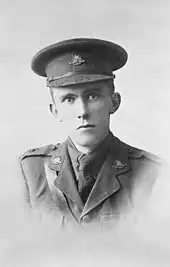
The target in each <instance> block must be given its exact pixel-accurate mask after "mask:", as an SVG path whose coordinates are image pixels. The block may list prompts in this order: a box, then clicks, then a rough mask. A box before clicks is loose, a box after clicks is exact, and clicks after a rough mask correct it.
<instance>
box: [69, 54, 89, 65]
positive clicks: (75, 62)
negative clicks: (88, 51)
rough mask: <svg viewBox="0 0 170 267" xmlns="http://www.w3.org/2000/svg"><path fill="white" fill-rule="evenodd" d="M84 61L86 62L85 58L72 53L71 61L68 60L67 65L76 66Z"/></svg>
mask: <svg viewBox="0 0 170 267" xmlns="http://www.w3.org/2000/svg"><path fill="white" fill-rule="evenodd" d="M85 62H86V60H85V59H84V58H82V57H81V56H80V55H78V54H74V55H73V56H72V59H71V61H69V62H68V64H69V65H74V66H78V65H81V64H83V63H85Z"/></svg>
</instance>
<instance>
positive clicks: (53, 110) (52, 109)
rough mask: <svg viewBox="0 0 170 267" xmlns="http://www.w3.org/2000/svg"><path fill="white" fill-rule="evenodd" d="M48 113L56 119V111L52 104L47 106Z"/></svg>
mask: <svg viewBox="0 0 170 267" xmlns="http://www.w3.org/2000/svg"><path fill="white" fill-rule="evenodd" d="M49 108H50V112H51V113H52V115H53V116H54V117H55V118H56V117H57V109H56V107H55V105H54V104H49Z"/></svg>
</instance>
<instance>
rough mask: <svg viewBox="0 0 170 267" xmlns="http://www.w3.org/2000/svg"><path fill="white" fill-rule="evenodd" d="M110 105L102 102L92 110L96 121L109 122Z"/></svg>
mask: <svg viewBox="0 0 170 267" xmlns="http://www.w3.org/2000/svg"><path fill="white" fill-rule="evenodd" d="M109 110H110V109H109V103H108V101H107V102H102V103H99V104H97V105H96V106H94V107H93V108H92V109H91V114H92V116H93V117H95V119H97V120H98V121H99V120H107V118H108V117H109V113H110V112H109Z"/></svg>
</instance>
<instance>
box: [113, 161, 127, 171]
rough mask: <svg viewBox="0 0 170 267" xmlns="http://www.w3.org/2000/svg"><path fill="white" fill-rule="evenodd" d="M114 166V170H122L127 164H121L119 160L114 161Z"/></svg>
mask: <svg viewBox="0 0 170 267" xmlns="http://www.w3.org/2000/svg"><path fill="white" fill-rule="evenodd" d="M115 163H116V164H115V165H113V167H115V168H116V169H124V168H125V167H126V166H127V164H123V163H122V162H121V161H119V160H115Z"/></svg>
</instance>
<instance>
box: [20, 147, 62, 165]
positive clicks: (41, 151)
mask: <svg viewBox="0 0 170 267" xmlns="http://www.w3.org/2000/svg"><path fill="white" fill-rule="evenodd" d="M59 146H60V143H58V144H56V145H53V144H50V145H45V146H42V147H39V148H32V149H29V150H27V151H26V152H24V153H23V154H21V156H20V157H19V159H20V161H23V160H24V159H26V158H29V157H37V156H40V157H44V156H51V155H53V153H54V151H56V150H57V149H58V148H59Z"/></svg>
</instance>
